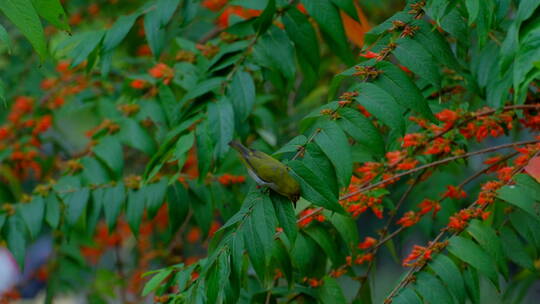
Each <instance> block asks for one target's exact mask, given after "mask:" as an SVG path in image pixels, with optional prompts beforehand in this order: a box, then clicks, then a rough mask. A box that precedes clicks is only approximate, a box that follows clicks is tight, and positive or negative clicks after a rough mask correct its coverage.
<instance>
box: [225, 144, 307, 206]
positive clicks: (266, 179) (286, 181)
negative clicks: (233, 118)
mask: <svg viewBox="0 0 540 304" xmlns="http://www.w3.org/2000/svg"><path fill="white" fill-rule="evenodd" d="M229 146H231V148H233V149H235V150H236V151H238V153H239V154H240V159H241V160H242V162H243V163H244V165H245V166H246V168H247V170H248V174H249V175H250V176H251V177H252V178H253V179H254V180H255V182H257V184H259V185H261V186H265V187H268V188H270V189H272V190H274V191H275V192H277V193H279V194H281V195H283V196H285V197H287V198H288V199H289V200H291V201H292V202H293V203H296V201H298V199H299V198H300V184H299V183H298V181H297V180H296V179H294V177H292V175H291V174H290V170H291V168H289V167H288V166H286V165H285V164H283V163H281V162H280V161H279V160H277V159H275V158H273V157H272V156H270V155H268V154H266V153H264V152H261V151H258V150H254V149H250V148H247V147H245V146H244V145H242V144H241V143H240V142H238V141H231V142H230V143H229Z"/></svg>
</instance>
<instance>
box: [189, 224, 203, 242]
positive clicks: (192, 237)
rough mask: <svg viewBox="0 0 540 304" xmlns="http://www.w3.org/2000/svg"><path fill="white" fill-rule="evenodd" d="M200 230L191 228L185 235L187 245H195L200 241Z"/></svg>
mask: <svg viewBox="0 0 540 304" xmlns="http://www.w3.org/2000/svg"><path fill="white" fill-rule="evenodd" d="M201 235H202V233H201V229H200V228H199V227H192V228H191V229H190V230H189V232H188V233H187V235H186V240H187V241H188V242H189V243H192V244H193V243H196V242H197V241H198V240H200V239H201Z"/></svg>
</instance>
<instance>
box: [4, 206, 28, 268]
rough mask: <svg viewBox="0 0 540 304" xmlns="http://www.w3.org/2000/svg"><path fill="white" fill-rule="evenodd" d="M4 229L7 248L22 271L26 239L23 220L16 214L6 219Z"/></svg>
mask: <svg viewBox="0 0 540 304" xmlns="http://www.w3.org/2000/svg"><path fill="white" fill-rule="evenodd" d="M5 225H6V227H4V238H5V240H6V242H7V248H8V249H9V251H10V252H11V254H13V257H14V258H15V260H16V261H17V264H19V267H20V268H21V269H22V268H23V267H24V257H25V254H26V238H25V227H24V223H23V220H22V219H21V218H20V216H18V215H17V214H15V215H12V216H10V217H8V219H7V223H6V224H5Z"/></svg>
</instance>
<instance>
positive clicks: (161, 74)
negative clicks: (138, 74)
mask: <svg viewBox="0 0 540 304" xmlns="http://www.w3.org/2000/svg"><path fill="white" fill-rule="evenodd" d="M148 74H150V75H151V76H152V77H154V78H156V79H161V80H163V83H164V84H169V83H170V82H171V79H173V77H174V70H173V69H172V68H171V67H169V66H168V65H166V64H165V63H161V62H160V63H157V64H156V65H155V66H153V67H152V68H151V69H150V70H148Z"/></svg>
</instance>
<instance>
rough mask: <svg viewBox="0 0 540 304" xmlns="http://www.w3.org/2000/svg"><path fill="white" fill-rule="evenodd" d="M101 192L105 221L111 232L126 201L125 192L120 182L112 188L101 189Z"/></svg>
mask: <svg viewBox="0 0 540 304" xmlns="http://www.w3.org/2000/svg"><path fill="white" fill-rule="evenodd" d="M98 190H99V189H98ZM102 190H103V209H104V210H103V211H104V212H105V220H106V222H107V226H108V227H109V231H113V228H114V226H115V225H116V221H117V219H118V216H119V215H120V211H121V210H122V207H123V206H124V202H125V200H126V190H125V188H124V183H122V182H119V183H118V184H116V186H114V187H108V188H102Z"/></svg>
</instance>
